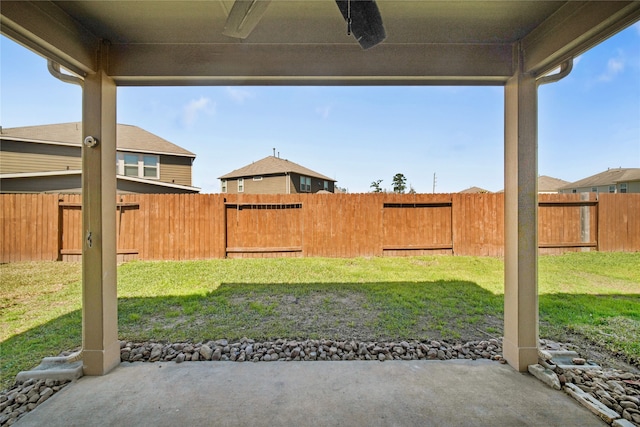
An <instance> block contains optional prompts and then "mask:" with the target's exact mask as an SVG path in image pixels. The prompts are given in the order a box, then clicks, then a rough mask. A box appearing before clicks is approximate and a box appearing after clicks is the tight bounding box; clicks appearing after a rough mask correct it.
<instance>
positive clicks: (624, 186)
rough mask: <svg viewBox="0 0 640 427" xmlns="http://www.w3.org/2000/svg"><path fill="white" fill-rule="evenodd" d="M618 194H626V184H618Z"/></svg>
mask: <svg viewBox="0 0 640 427" xmlns="http://www.w3.org/2000/svg"><path fill="white" fill-rule="evenodd" d="M620 192H621V193H626V192H627V183H626V182H623V183H622V184H620Z"/></svg>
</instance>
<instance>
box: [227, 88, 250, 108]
mask: <svg viewBox="0 0 640 427" xmlns="http://www.w3.org/2000/svg"><path fill="white" fill-rule="evenodd" d="M227 94H228V95H229V98H231V99H232V100H233V101H234V102H236V103H238V104H242V103H244V101H245V100H247V99H250V98H253V93H251V92H249V91H248V90H244V89H238V88H235V87H227Z"/></svg>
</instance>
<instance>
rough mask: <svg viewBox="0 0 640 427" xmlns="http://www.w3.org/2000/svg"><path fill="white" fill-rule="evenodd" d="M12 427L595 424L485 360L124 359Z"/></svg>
mask: <svg viewBox="0 0 640 427" xmlns="http://www.w3.org/2000/svg"><path fill="white" fill-rule="evenodd" d="M16 425H18V426H43V425H47V426H51V427H53V426H65V427H67V426H98V425H99V426H121V425H136V426H155V427H158V426H169V425H211V426H246V425H251V426H275V425H279V426H307V425H313V426H563V427H567V426H581V427H589V426H603V425H606V424H605V423H603V422H602V421H601V420H600V419H599V418H597V417H596V416H594V415H593V414H591V413H590V412H589V411H588V410H587V409H585V408H584V407H582V406H581V405H580V404H579V403H577V402H576V401H574V400H573V399H571V397H569V396H568V395H566V394H564V393H563V392H561V391H557V390H552V389H551V388H549V387H547V386H545V385H543V384H542V383H540V382H539V381H538V380H537V379H535V378H534V377H532V376H531V375H529V374H522V373H518V372H516V371H514V370H513V369H512V368H510V367H509V366H506V365H501V364H499V363H496V362H490V361H481V360H477V361H468V360H460V361H458V360H453V361H424V360H420V361H387V362H365V361H349V362H271V363H269V362H260V363H249V362H246V363H233V362H186V363H182V364H176V363H173V362H166V363H165V362H163V363H123V364H121V365H120V366H119V367H118V368H116V369H115V370H114V371H113V372H111V373H110V374H108V375H106V376H103V377H83V378H80V379H79V380H78V381H77V382H76V383H74V384H71V385H70V386H68V387H66V388H65V389H63V390H62V391H60V392H59V393H58V394H57V395H56V396H54V397H52V398H51V399H49V400H48V401H46V402H44V403H43V404H42V405H41V406H39V407H38V408H36V409H35V410H34V411H33V412H31V413H29V414H27V415H25V416H24V417H23V418H21V419H20V421H19V422H18V423H17V424H16Z"/></svg>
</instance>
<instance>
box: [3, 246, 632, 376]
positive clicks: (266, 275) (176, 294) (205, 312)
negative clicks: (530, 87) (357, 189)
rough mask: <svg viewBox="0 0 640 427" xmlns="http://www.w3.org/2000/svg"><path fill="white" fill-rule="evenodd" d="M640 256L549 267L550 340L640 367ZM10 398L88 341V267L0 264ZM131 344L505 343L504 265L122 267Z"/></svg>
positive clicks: (303, 262) (543, 307)
mask: <svg viewBox="0 0 640 427" xmlns="http://www.w3.org/2000/svg"><path fill="white" fill-rule="evenodd" d="M638 265H640V253H573V254H566V255H562V256H544V257H540V267H539V293H540V297H539V301H540V320H541V328H540V330H541V336H542V337H546V338H551V339H554V338H555V339H564V338H566V336H567V334H571V335H572V336H573V337H576V336H578V337H581V338H583V339H585V340H588V341H590V342H592V343H596V344H598V345H599V346H600V347H601V348H603V349H605V350H607V351H609V352H611V353H614V354H619V355H621V356H622V357H623V358H625V359H626V360H628V361H631V362H632V363H634V364H636V365H638V364H639V362H640V343H638V340H637V337H638V336H640V268H638ZM0 275H1V279H2V280H1V281H0V314H1V319H0V364H1V365H0V370H1V377H0V381H1V384H0V388H6V387H8V386H9V385H11V383H12V382H13V378H14V377H15V374H16V373H17V372H18V371H20V370H24V369H27V368H30V367H33V366H35V365H37V364H38V363H39V361H40V359H41V358H42V357H43V356H51V355H56V354H58V353H59V352H60V351H62V350H67V349H72V348H75V347H78V346H79V345H80V343H81V312H80V307H81V287H80V265H79V264H76V263H59V262H51V263H45V262H39V263H19V264H5V265H0ZM118 296H119V302H118V307H119V310H118V313H119V334H120V338H121V339H126V340H133V341H135V340H150V339H154V340H164V341H182V340H185V341H186V340H190V341H201V340H209V339H218V338H227V339H229V340H234V339H239V338H241V337H244V336H246V337H249V338H253V339H256V340H266V339H271V338H296V339H306V338H333V339H347V338H353V339H361V340H399V339H426V338H430V339H448V340H456V341H467V340H477V339H484V338H486V337H487V336H501V335H502V327H503V326H502V319H503V262H502V260H501V259H497V258H477V257H451V256H435V257H412V258H356V259H328V258H295V259H292V258H280V259H238V260H208V261H188V262H131V263H127V264H124V265H122V266H120V267H119V269H118Z"/></svg>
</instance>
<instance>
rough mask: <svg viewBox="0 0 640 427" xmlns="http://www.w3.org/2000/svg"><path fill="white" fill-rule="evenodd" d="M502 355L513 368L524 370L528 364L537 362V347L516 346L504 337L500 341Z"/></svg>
mask: <svg viewBox="0 0 640 427" xmlns="http://www.w3.org/2000/svg"><path fill="white" fill-rule="evenodd" d="M502 356H503V357H504V358H505V360H506V361H507V363H508V364H509V366H511V367H512V368H513V369H515V370H517V371H519V372H526V371H527V368H528V367H529V365H535V364H536V363H538V347H518V346H517V345H516V344H514V343H513V342H511V341H509V340H507V339H505V340H503V341H502Z"/></svg>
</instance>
